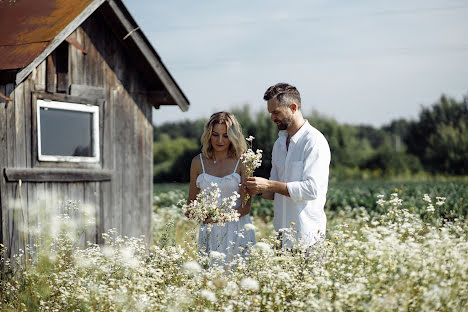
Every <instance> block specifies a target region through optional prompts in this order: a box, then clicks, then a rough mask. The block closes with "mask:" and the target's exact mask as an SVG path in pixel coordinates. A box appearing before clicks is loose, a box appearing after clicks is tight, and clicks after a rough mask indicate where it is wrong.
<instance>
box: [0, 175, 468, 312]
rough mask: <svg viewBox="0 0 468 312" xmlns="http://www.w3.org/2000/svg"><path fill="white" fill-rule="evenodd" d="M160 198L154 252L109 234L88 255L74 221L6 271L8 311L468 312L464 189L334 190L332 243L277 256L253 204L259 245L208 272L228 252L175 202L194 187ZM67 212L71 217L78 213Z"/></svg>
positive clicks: (264, 216) (394, 186) (262, 205)
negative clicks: (200, 245)
mask: <svg viewBox="0 0 468 312" xmlns="http://www.w3.org/2000/svg"><path fill="white" fill-rule="evenodd" d="M156 189H157V190H158V191H157V192H155V198H154V214H153V225H154V232H153V245H152V246H145V245H144V244H143V241H142V240H140V239H135V238H132V239H130V238H125V237H120V236H119V235H118V233H114V232H112V231H111V232H109V233H107V234H106V235H105V239H106V242H107V243H106V244H105V246H97V245H90V246H89V247H88V248H86V249H78V248H76V243H75V242H74V240H75V238H76V236H77V233H78V232H79V231H81V230H82V229H79V227H77V226H73V227H70V226H69V222H70V218H69V216H68V215H67V214H66V213H65V214H64V215H62V216H61V218H60V220H61V222H63V224H64V226H63V227H59V228H60V229H61V230H59V231H55V232H53V233H47V232H41V234H40V235H41V238H40V239H38V240H37V242H38V244H37V245H36V246H34V248H32V249H33V250H31V253H34V255H35V256H33V257H30V259H29V260H28V261H26V264H25V261H24V259H23V258H22V257H19V258H16V259H14V260H13V261H18V263H19V264H21V265H20V266H11V267H10V266H9V263H8V262H6V266H5V268H4V271H3V273H2V277H1V280H0V290H1V293H0V310H1V311H22V310H28V311H206V310H208V311H304V310H305V311H376V310H379V311H463V310H466V306H467V305H468V261H466V258H467V255H468V223H467V222H466V212H467V210H468V208H467V204H466V196H467V195H468V194H467V193H468V192H467V190H468V185H467V184H466V183H464V182H459V183H458V182H457V183H452V182H446V183H433V184H432V185H431V184H430V183H414V184H411V183H409V184H408V183H406V184H404V183H400V184H398V183H390V182H389V183H388V184H387V183H381V184H378V183H369V184H366V183H359V185H357V184H352V183H350V184H335V185H331V186H330V192H329V196H328V198H329V200H328V202H327V207H326V213H327V216H328V219H329V223H328V229H327V235H326V239H325V240H323V241H321V242H320V243H317V244H316V245H314V246H313V248H311V249H308V250H302V249H299V248H298V249H294V250H278V249H276V248H275V246H277V244H278V242H277V241H276V236H275V234H274V231H273V229H272V225H271V221H270V219H271V215H272V214H271V203H270V202H266V201H263V200H259V199H258V198H255V200H254V202H253V211H252V214H253V215H254V218H253V219H254V220H253V221H254V224H255V226H256V236H257V244H256V245H255V246H252V248H251V249H250V252H249V255H248V256H247V257H246V258H245V259H244V258H238V259H236V260H235V261H233V262H232V263H230V264H229V265H228V266H216V265H215V266H211V265H210V263H213V260H216V259H217V260H218V261H219V260H221V259H219V258H220V257H221V258H222V255H220V254H219V253H212V254H210V255H197V252H196V242H197V240H196V236H197V224H194V223H193V222H190V221H188V220H187V219H186V218H185V217H184V216H183V214H182V212H181V209H180V207H179V206H178V205H177V203H178V202H179V201H180V200H184V199H185V197H186V191H187V185H178V186H174V185H157V186H156ZM379 195H380V196H379ZM67 205H68V206H69V209H65V211H70V210H73V213H74V214H76V213H77V211H79V210H80V207H79V206H76V205H75V204H72V203H68V204H67ZM67 224H68V226H67ZM86 224H90V223H86ZM70 229H71V230H70ZM70 231H74V233H70ZM39 242H41V243H39ZM0 248H2V251H4V247H3V246H0Z"/></svg>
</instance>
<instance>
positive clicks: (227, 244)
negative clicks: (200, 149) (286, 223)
mask: <svg viewBox="0 0 468 312" xmlns="http://www.w3.org/2000/svg"><path fill="white" fill-rule="evenodd" d="M200 160H201V164H202V168H203V173H201V174H200V175H199V176H198V177H197V187H198V188H200V190H203V189H206V188H208V187H210V186H211V183H216V184H217V185H218V188H219V189H220V191H221V196H220V198H219V199H218V202H219V203H221V202H222V200H223V198H225V197H230V196H232V194H233V192H239V183H240V181H241V177H240V175H239V174H238V173H237V172H236V170H237V166H238V165H239V160H238V161H237V164H236V168H234V172H233V173H231V174H228V175H225V176H224V177H217V176H213V175H210V174H208V173H206V172H205V166H204V164H203V158H202V155H201V154H200ZM241 201H242V199H241V198H238V199H237V202H236V206H235V207H234V208H235V209H239V208H240V207H241ZM251 223H252V221H251V220H250V216H249V215H248V214H247V215H245V216H243V217H241V218H239V221H236V222H227V223H225V224H224V226H220V225H218V224H216V223H215V224H213V227H212V229H211V231H209V230H208V229H207V224H204V223H201V224H200V231H199V236H198V251H199V252H201V253H206V254H207V255H209V254H210V252H212V251H217V252H221V253H223V254H225V255H226V256H225V262H229V261H231V260H232V259H233V257H234V256H235V255H237V254H241V255H245V252H246V251H247V248H246V247H248V246H253V245H254V244H255V231H253V230H252V229H249V230H247V229H244V226H245V225H246V224H251ZM239 247H243V248H241V250H240V249H239Z"/></svg>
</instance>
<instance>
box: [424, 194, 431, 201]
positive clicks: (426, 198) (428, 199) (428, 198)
mask: <svg viewBox="0 0 468 312" xmlns="http://www.w3.org/2000/svg"><path fill="white" fill-rule="evenodd" d="M423 200H424V201H425V202H427V203H431V202H432V200H431V197H430V196H429V195H428V194H424V197H423Z"/></svg>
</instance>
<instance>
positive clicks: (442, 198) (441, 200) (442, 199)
mask: <svg viewBox="0 0 468 312" xmlns="http://www.w3.org/2000/svg"><path fill="white" fill-rule="evenodd" d="M436 200H437V202H436V205H437V206H442V205H443V204H445V200H446V198H445V197H439V196H437V197H436Z"/></svg>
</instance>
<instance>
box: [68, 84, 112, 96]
mask: <svg viewBox="0 0 468 312" xmlns="http://www.w3.org/2000/svg"><path fill="white" fill-rule="evenodd" d="M70 95H71V96H80V97H84V98H91V99H104V98H105V97H106V94H105V89H104V88H102V87H94V86H85V85H78V84H71V85H70Z"/></svg>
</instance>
